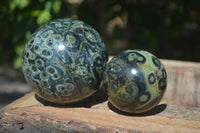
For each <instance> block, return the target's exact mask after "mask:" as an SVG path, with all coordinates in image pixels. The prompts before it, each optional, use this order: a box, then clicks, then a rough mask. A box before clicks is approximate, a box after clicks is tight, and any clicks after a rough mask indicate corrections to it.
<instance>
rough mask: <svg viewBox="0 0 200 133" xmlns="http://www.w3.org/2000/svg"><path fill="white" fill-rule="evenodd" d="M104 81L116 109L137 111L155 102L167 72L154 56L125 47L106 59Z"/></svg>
mask: <svg viewBox="0 0 200 133" xmlns="http://www.w3.org/2000/svg"><path fill="white" fill-rule="evenodd" d="M104 84H105V85H106V86H107V88H108V99H109V101H110V102H111V104H112V105H113V106H115V107H116V108H117V109H119V110H121V111H124V112H128V113H141V112H145V111H148V110H150V109H152V108H153V107H154V106H155V105H157V104H158V103H159V102H160V100H161V98H162V97H163V94H164V92H165V89H166V85H167V74H166V70H165V68H164V66H163V64H162V63H161V62H160V61H159V59H158V58H157V57H155V56H154V55H152V54H151V53H149V52H146V51H141V50H126V51H124V52H122V53H120V54H118V55H117V56H115V57H113V58H112V60H111V61H110V62H109V63H108V65H107V68H106V72H105V78H104Z"/></svg>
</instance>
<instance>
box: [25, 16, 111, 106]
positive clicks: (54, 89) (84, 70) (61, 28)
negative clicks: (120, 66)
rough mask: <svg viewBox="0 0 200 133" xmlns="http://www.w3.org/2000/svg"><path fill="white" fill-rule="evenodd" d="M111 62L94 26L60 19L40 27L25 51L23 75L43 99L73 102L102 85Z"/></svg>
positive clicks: (55, 101)
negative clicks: (106, 69)
mask: <svg viewBox="0 0 200 133" xmlns="http://www.w3.org/2000/svg"><path fill="white" fill-rule="evenodd" d="M107 60H108V54H107V50H106V48H105V45H104V43H103V41H102V39H101V37H100V36H99V34H98V32H96V31H95V30H94V29H93V28H92V27H90V26H89V25H87V24H85V23H84V22H82V21H79V20H74V19H57V20H53V21H51V22H49V23H47V24H45V25H43V26H42V27H40V28H39V29H38V30H36V32H35V33H34V34H33V35H32V36H31V37H30V39H29V40H28V42H27V44H26V46H25V48H24V52H23V72H24V76H25V78H26V81H27V83H28V84H29V86H30V87H31V88H32V89H33V90H34V91H35V92H36V94H38V95H39V96H40V97H42V98H44V99H46V100H48V101H51V102H54V103H73V102H77V101H80V100H82V99H84V98H86V97H88V96H90V95H92V94H93V93H94V92H95V91H96V90H97V89H98V88H99V86H100V83H101V80H102V78H103V73H104V71H105V67H106V62H107Z"/></svg>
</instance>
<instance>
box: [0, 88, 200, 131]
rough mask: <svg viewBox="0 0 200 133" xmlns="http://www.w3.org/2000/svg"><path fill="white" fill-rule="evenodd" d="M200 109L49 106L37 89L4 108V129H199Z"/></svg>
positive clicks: (1, 125)
mask: <svg viewBox="0 0 200 133" xmlns="http://www.w3.org/2000/svg"><path fill="white" fill-rule="evenodd" d="M199 131H200V109H199V108H186V107H183V106H175V105H168V106H167V105H166V104H160V105H158V106H157V107H155V108H154V109H152V110H151V111H149V112H146V113H143V114H126V113H122V112H120V111H118V110H115V109H114V108H113V107H112V106H111V105H110V104H109V103H108V102H107V101H104V102H101V103H97V104H93V105H92V106H85V107H84V106H77V105H76V106H74V107H73V106H71V107H70V106H53V105H51V106H49V105H45V103H43V102H40V101H39V100H38V99H37V97H36V96H35V93H33V92H32V93H30V94H26V95H25V96H24V97H22V98H20V99H18V100H16V101H14V102H13V103H11V104H9V105H7V106H6V107H4V108H3V109H1V115H0V132H22V133H29V132H41V133H43V132H50V133H51V132H56V133H57V132H58V133H59V132H81V133H82V132H102V133H107V132H130V133H135V132H137V133H138V132H148V133H153V132H163V133H188V132H191V133H199Z"/></svg>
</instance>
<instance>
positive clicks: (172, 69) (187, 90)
mask: <svg viewBox="0 0 200 133" xmlns="http://www.w3.org/2000/svg"><path fill="white" fill-rule="evenodd" d="M161 61H162V63H163V64H164V66H165V68H166V70H167V76H168V83H167V89H166V92H165V95H164V99H165V100H166V101H168V102H172V103H173V104H176V105H182V106H186V107H200V63H195V62H186V61H173V60H161Z"/></svg>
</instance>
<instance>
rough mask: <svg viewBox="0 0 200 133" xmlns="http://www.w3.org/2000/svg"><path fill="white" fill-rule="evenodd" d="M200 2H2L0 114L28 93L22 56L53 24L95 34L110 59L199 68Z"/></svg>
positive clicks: (37, 0)
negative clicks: (140, 56) (73, 23)
mask: <svg viewBox="0 0 200 133" xmlns="http://www.w3.org/2000/svg"><path fill="white" fill-rule="evenodd" d="M199 5H200V1H197V0H190V1H188V0H162V1H158V0H1V1H0V31H1V32H0V108H1V107H2V106H3V105H5V104H7V103H9V102H10V101H12V100H14V99H16V98H18V97H21V96H22V95H24V94H25V93H26V92H28V91H30V89H28V87H27V85H26V83H25V81H24V78H23V74H22V66H21V65H22V61H21V59H22V52H23V48H24V45H25V43H26V41H27V40H28V38H29V37H30V36H31V34H32V33H33V32H34V31H35V30H36V29H37V28H38V27H40V26H41V25H43V24H45V23H47V22H49V21H50V20H52V19H57V18H75V19H79V20H83V21H84V22H86V23H88V24H89V25H91V26H92V27H93V28H95V29H96V30H97V31H98V32H99V33H100V35H101V37H102V39H103V40H104V42H105V44H106V46H107V49H108V52H109V55H115V54H117V53H119V52H121V51H123V50H125V49H143V50H147V51H149V52H152V53H153V54H155V55H156V56H157V57H159V58H165V59H173V60H185V61H195V62H200V8H199Z"/></svg>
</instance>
